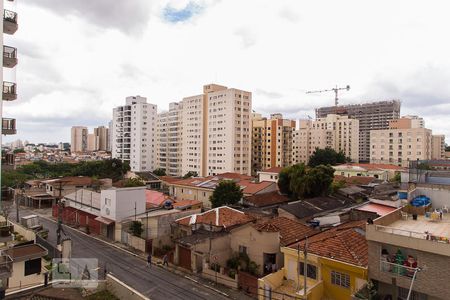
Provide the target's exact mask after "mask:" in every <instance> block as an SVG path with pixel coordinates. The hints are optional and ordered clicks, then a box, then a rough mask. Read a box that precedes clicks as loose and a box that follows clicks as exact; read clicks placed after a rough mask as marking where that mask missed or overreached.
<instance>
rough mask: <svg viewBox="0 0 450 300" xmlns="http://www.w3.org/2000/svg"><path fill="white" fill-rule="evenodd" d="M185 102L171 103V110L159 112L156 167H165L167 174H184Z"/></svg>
mask: <svg viewBox="0 0 450 300" xmlns="http://www.w3.org/2000/svg"><path fill="white" fill-rule="evenodd" d="M182 121H183V104H182V103H181V102H179V103H177V102H172V103H169V111H166V112H162V113H160V114H158V118H157V125H156V127H157V131H156V140H157V149H156V168H160V169H164V170H165V171H166V174H167V175H170V176H182V175H184V174H182V167H181V163H182V152H183V144H182V143H183V136H182V129H183V126H182V124H183V122H182Z"/></svg>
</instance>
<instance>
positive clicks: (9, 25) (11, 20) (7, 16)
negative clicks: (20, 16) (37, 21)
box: [3, 9, 19, 34]
mask: <svg viewBox="0 0 450 300" xmlns="http://www.w3.org/2000/svg"><path fill="white" fill-rule="evenodd" d="M18 28H19V25H18V24H17V13H16V12H14V11H10V10H7V9H4V10H3V33H6V34H14V33H15V32H16V31H17V29H18Z"/></svg>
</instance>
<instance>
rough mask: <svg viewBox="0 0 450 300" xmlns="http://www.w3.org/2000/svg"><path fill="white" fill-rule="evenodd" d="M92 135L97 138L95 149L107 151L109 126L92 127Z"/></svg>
mask: <svg viewBox="0 0 450 300" xmlns="http://www.w3.org/2000/svg"><path fill="white" fill-rule="evenodd" d="M94 136H95V137H96V139H97V147H96V148H97V149H96V150H100V151H108V149H109V143H110V139H109V128H108V127H105V126H99V127H97V128H94Z"/></svg>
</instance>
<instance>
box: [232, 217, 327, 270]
mask: <svg viewBox="0 0 450 300" xmlns="http://www.w3.org/2000/svg"><path fill="white" fill-rule="evenodd" d="M318 232H319V231H318V230H314V229H313V228H311V227H309V226H306V225H303V224H301V223H300V222H297V221H294V220H291V219H288V218H285V217H275V218H273V219H270V220H268V221H264V222H258V223H256V224H254V223H248V224H246V225H244V226H240V227H238V228H236V229H233V230H231V251H232V253H245V254H247V255H248V257H249V258H250V260H251V261H254V262H255V263H256V264H257V265H258V273H259V274H260V275H266V274H269V273H272V272H273V271H275V270H278V269H279V268H281V267H282V266H283V255H282V253H281V252H280V247H285V246H287V245H289V244H292V243H294V242H296V241H299V240H301V239H304V238H305V237H307V236H313V235H315V234H316V233H318Z"/></svg>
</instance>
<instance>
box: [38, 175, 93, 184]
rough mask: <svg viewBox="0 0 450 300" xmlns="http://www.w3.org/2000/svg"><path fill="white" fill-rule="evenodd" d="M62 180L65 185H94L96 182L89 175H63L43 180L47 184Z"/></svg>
mask: <svg viewBox="0 0 450 300" xmlns="http://www.w3.org/2000/svg"><path fill="white" fill-rule="evenodd" d="M59 182H62V183H63V184H65V185H82V186H84V185H92V183H93V182H94V179H92V178H91V177H88V176H69V177H62V178H54V179H47V180H43V181H42V183H46V184H54V183H59Z"/></svg>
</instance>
